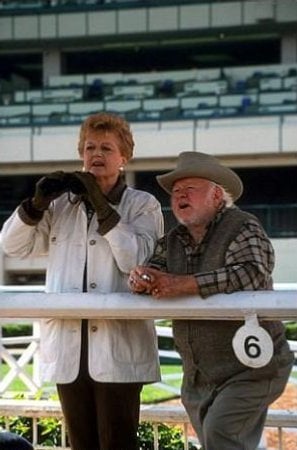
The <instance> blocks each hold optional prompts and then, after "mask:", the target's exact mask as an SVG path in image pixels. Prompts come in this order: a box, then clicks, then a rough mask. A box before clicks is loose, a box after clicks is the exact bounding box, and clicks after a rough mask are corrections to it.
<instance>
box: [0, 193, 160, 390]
mask: <svg viewBox="0 0 297 450" xmlns="http://www.w3.org/2000/svg"><path fill="white" fill-rule="evenodd" d="M113 207H114V208H115V209H116V210H117V211H118V212H119V214H120V216H121V220H120V222H119V223H118V224H117V225H116V226H115V227H114V228H113V229H112V230H110V231H109V232H108V233H106V234H105V235H104V236H101V235H100V234H99V233H98V232H97V228H98V222H97V218H96V215H95V214H94V216H93V218H92V220H91V223H90V225H89V228H87V217H86V212H85V207H84V205H83V204H81V203H76V204H72V203H70V202H69V201H68V197H67V194H64V195H62V196H61V197H59V198H58V199H56V200H55V201H54V202H52V204H51V206H50V208H49V210H47V211H46V212H45V213H44V215H43V218H42V220H41V221H40V222H39V223H38V224H37V225H36V226H29V225H26V224H25V223H24V222H23V221H22V220H21V219H20V217H19V215H18V212H17V210H16V211H15V212H14V213H13V214H12V216H11V217H10V218H9V219H8V220H7V221H6V222H5V223H4V225H3V229H2V244H3V249H4V252H5V253H6V254H8V255H10V256H17V257H30V256H37V255H45V254H48V267H47V275H46V291H47V292H59V293H60V292H82V290H83V276H84V268H85V263H86V264H87V285H88V291H90V292H98V293H108V292H126V291H128V287H127V279H128V274H129V272H130V270H131V269H132V268H133V267H134V266H135V265H137V264H143V263H144V262H145V261H146V260H147V258H148V257H150V256H151V255H152V253H153V250H154V246H155V243H156V240H157V239H158V238H159V237H160V236H161V235H162V233H163V217H162V213H161V208H160V204H159V202H158V201H157V200H156V199H155V198H154V197H153V196H152V195H150V194H149V193H147V192H143V191H138V190H135V189H132V188H130V187H128V188H127V189H126V190H125V191H124V193H123V196H122V199H121V201H120V204H119V205H116V206H113ZM88 327H89V328H88V335H89V373H90V375H91V377H92V378H93V379H95V380H97V381H102V382H152V381H157V380H159V379H160V373H159V362H158V349H157V338H156V333H155V327H154V323H153V321H151V320H98V319H96V320H95V319H89V321H88ZM80 348H81V320H70V319H68V320H56V319H48V320H43V321H42V324H41V373H42V378H43V380H44V381H55V382H57V383H69V382H71V381H73V380H75V378H76V377H77V375H78V370H79V362H80Z"/></svg>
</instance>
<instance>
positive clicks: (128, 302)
mask: <svg viewBox="0 0 297 450" xmlns="http://www.w3.org/2000/svg"><path fill="white" fill-rule="evenodd" d="M249 314H256V315H257V316H258V317H259V318H260V319H262V320H269V319H279V320H288V319H290V320H296V319H297V290H288V291H244V292H235V293H233V294H228V295H227V294H217V295H214V296H212V297H209V298H208V299H207V300H203V299H201V298H200V297H199V296H190V297H179V298H176V299H159V300H155V299H153V298H152V297H151V296H147V295H133V294H130V293H125V292H123V293H110V294H98V293H97V294H91V293H62V294H56V293H55V294H54V293H51V294H48V293H39V292H34V293H16V292H7V291H2V290H1V288H0V316H1V318H63V319H65V318H69V319H70V318H79V319H82V318H101V319H127V318H129V319H198V318H199V319H205V320H218V319H220V320H241V319H243V318H244V317H246V316H247V315H249Z"/></svg>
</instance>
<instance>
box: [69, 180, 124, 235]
mask: <svg viewBox="0 0 297 450" xmlns="http://www.w3.org/2000/svg"><path fill="white" fill-rule="evenodd" d="M70 190H71V191H72V192H74V193H76V194H80V195H82V197H83V198H85V199H86V200H88V201H89V202H90V203H91V205H92V207H93V208H94V210H95V212H96V215H97V219H98V222H99V229H98V233H100V234H101V235H104V234H106V233H107V232H108V231H110V230H111V229H112V228H113V227H114V226H115V225H116V224H117V223H118V222H119V220H120V216H119V214H118V213H117V211H116V210H115V209H113V208H112V207H111V206H110V204H109V203H108V200H107V198H106V197H105V196H104V194H103V193H102V191H101V189H100V187H99V185H98V184H97V183H96V178H95V177H94V175H92V174H91V173H90V172H74V173H73V174H72V181H71V183H70Z"/></svg>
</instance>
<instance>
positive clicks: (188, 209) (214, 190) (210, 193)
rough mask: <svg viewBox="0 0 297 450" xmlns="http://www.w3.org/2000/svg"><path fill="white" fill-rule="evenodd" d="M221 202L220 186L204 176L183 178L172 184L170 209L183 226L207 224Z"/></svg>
mask: <svg viewBox="0 0 297 450" xmlns="http://www.w3.org/2000/svg"><path fill="white" fill-rule="evenodd" d="M221 202H222V190H221V188H220V187H219V186H217V185H215V184H214V183H213V182H212V181H209V180H206V179H204V178H196V177H193V178H183V179H181V180H178V181H176V182H175V183H174V185H173V189H172V194H171V205H172V210H173V213H174V215H175V217H176V218H177V220H178V221H179V222H180V223H182V224H183V225H185V226H193V225H194V226H195V225H197V226H202V227H204V226H207V225H208V223H209V222H210V221H211V220H212V219H213V218H214V217H215V215H216V213H217V209H218V206H219V205H220V204H221Z"/></svg>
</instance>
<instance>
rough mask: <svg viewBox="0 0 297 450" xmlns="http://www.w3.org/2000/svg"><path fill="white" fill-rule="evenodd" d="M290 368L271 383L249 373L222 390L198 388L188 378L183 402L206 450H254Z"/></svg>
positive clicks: (233, 380) (209, 387) (245, 373)
mask: <svg viewBox="0 0 297 450" xmlns="http://www.w3.org/2000/svg"><path fill="white" fill-rule="evenodd" d="M291 367H292V365H291V364H290V365H288V366H286V367H284V368H281V369H279V370H278V373H277V375H276V376H275V377H274V378H272V379H255V376H252V372H253V370H246V371H245V372H243V373H241V374H239V375H236V376H234V377H232V378H230V379H229V380H228V381H226V382H225V383H224V384H222V385H221V386H213V385H212V386H211V385H207V384H204V385H203V386H199V385H197V384H195V383H194V384H193V383H191V382H190V381H188V380H187V377H186V376H185V377H184V380H183V385H182V401H183V404H184V406H185V408H186V410H187V413H188V415H189V417H190V420H191V423H192V425H193V427H194V429H195V431H196V433H197V436H198V439H199V441H200V443H201V444H202V445H203V450H255V449H256V448H257V445H258V443H259V442H260V439H261V435H262V432H263V428H264V424H265V419H266V414H267V409H268V407H269V405H270V404H271V403H272V402H274V401H275V400H276V399H277V398H278V397H279V396H280V395H281V394H282V392H283V390H284V389H285V387H286V383H287V380H288V378H289V375H290V372H291Z"/></svg>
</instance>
